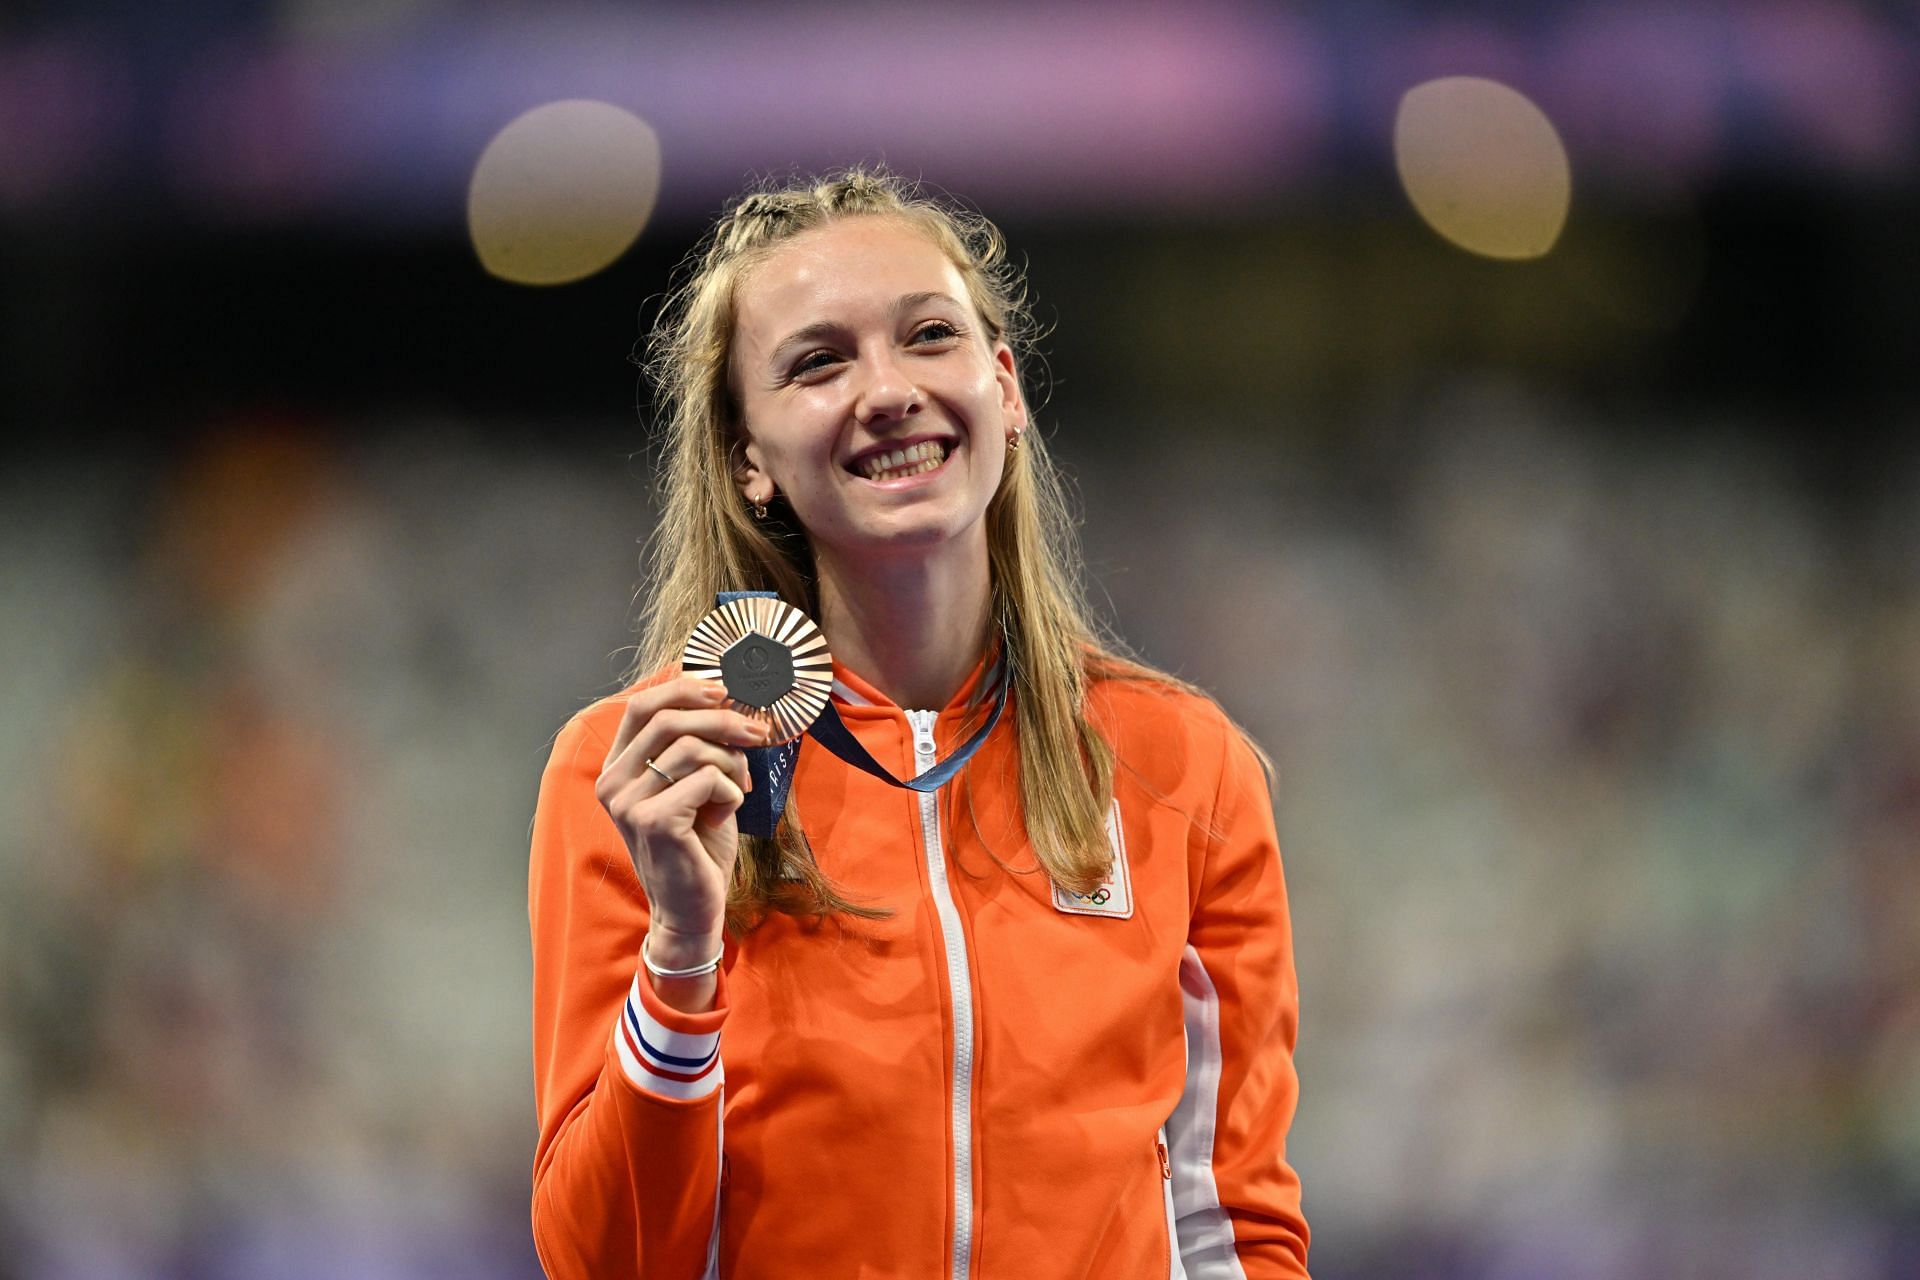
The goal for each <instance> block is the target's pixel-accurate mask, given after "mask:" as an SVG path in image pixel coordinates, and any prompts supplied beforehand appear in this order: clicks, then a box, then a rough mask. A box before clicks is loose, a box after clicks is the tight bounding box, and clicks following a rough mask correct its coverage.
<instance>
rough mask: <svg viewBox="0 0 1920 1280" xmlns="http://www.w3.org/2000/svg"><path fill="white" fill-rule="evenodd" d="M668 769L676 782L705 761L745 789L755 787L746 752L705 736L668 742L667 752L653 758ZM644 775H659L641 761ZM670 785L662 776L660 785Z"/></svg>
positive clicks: (661, 786)
mask: <svg viewBox="0 0 1920 1280" xmlns="http://www.w3.org/2000/svg"><path fill="white" fill-rule="evenodd" d="M653 763H654V764H656V765H658V766H659V767H660V768H661V769H662V770H664V771H665V772H666V773H668V774H670V775H672V778H673V780H674V781H675V782H678V781H679V780H680V779H682V778H684V777H686V776H687V775H688V774H690V773H692V772H693V771H694V770H695V769H698V768H700V767H701V766H702V765H712V766H713V767H715V768H716V769H719V770H720V771H721V772H722V773H724V774H726V775H727V776H728V777H729V778H731V779H733V782H734V785H735V786H737V787H739V788H740V789H741V790H742V791H751V790H752V789H753V782H752V771H751V770H750V769H749V768H748V766H747V754H746V752H744V751H742V750H740V749H739V748H738V747H723V746H719V745H718V744H716V743H712V742H708V741H706V740H705V739H702V738H692V737H685V738H678V739H676V740H675V741H673V742H672V743H669V744H668V746H667V748H666V750H665V752H663V753H662V754H661V756H660V758H659V759H657V760H655V761H654V762H653ZM640 767H641V770H642V776H644V777H654V778H658V777H659V775H658V774H655V773H654V771H653V770H652V769H649V768H647V767H646V764H645V763H644V762H642V764H641V766H640ZM669 785H671V784H670V783H668V782H666V781H665V780H664V779H660V788H661V789H662V790H664V789H665V788H666V787H667V786H669Z"/></svg>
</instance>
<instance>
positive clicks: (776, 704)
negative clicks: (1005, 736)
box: [680, 595, 833, 746]
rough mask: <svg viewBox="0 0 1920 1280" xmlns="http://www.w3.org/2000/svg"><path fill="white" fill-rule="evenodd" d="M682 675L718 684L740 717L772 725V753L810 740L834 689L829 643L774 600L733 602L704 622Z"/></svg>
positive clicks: (807, 622) (683, 658)
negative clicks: (774, 747) (809, 730)
mask: <svg viewBox="0 0 1920 1280" xmlns="http://www.w3.org/2000/svg"><path fill="white" fill-rule="evenodd" d="M680 667H681V670H682V671H683V672H685V673H686V674H687V675H690V676H694V677H697V678H699V679H702V680H718V681H719V682H720V683H721V684H723V685H725V686H726V690H727V696H728V697H729V698H731V699H732V701H733V708H734V710H736V711H738V712H740V713H742V714H743V715H748V716H752V717H753V718H755V719H757V720H761V721H764V722H765V723H767V724H769V725H771V726H772V727H773V737H772V739H771V741H770V742H769V744H768V745H770V746H772V745H778V744H779V743H782V742H791V741H792V740H793V739H795V738H798V737H799V736H800V735H801V734H803V733H805V732H806V731H807V727H808V726H809V725H811V724H812V723H813V722H814V720H815V719H816V718H818V716H819V715H820V713H821V712H822V711H823V710H825V709H826V706H827V699H828V696H829V691H830V690H831V689H832V688H833V655H832V654H830V653H828V652H827V638H826V636H824V635H822V634H821V633H820V628H819V627H817V626H815V625H814V622H813V619H812V618H809V617H808V616H807V615H806V614H804V613H802V612H801V611H800V610H798V609H796V608H794V607H793V606H792V605H790V604H788V603H787V602H786V601H784V600H780V599H777V598H775V597H773V596H762V595H753V596H743V597H741V598H738V599H733V600H728V601H727V602H726V603H724V604H722V605H721V606H720V607H719V608H717V609H715V610H714V611H713V612H712V613H709V614H708V615H707V616H706V617H704V618H702V619H700V621H699V623H698V624H697V625H696V626H695V627H694V629H693V634H692V635H691V636H689V637H688V638H687V647H686V650H685V652H683V653H682V654H681V655H680Z"/></svg>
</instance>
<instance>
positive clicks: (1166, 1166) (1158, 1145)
mask: <svg viewBox="0 0 1920 1280" xmlns="http://www.w3.org/2000/svg"><path fill="white" fill-rule="evenodd" d="M1153 1149H1154V1151H1155V1152H1157V1153H1158V1154H1159V1156H1160V1177H1161V1178H1162V1179H1163V1180H1165V1181H1167V1182H1172V1181H1173V1163H1172V1161H1170V1160H1168V1159H1167V1144H1166V1143H1164V1142H1155V1143H1154V1144H1153Z"/></svg>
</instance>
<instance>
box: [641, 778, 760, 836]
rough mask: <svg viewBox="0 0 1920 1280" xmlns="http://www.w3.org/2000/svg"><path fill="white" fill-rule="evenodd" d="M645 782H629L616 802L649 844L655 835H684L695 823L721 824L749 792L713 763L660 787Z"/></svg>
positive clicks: (709, 825) (698, 824)
mask: <svg viewBox="0 0 1920 1280" xmlns="http://www.w3.org/2000/svg"><path fill="white" fill-rule="evenodd" d="M646 785H647V783H646V782H645V780H639V781H635V782H632V783H629V784H628V785H627V787H626V788H625V789H624V790H623V791H621V792H620V794H619V795H618V796H616V797H615V804H616V805H618V806H621V809H620V811H621V812H623V813H625V814H626V815H627V820H628V821H629V823H630V825H631V826H632V827H633V829H634V831H635V832H636V833H637V834H638V835H640V837H641V838H642V840H643V841H645V842H646V843H647V845H648V846H649V847H650V848H651V847H652V845H653V841H654V839H655V838H656V837H660V836H668V837H682V836H686V835H689V834H691V833H692V829H693V828H694V827H695V826H702V827H715V826H718V825H719V824H720V823H722V822H724V821H725V820H726V818H727V817H728V816H729V815H730V814H732V813H733V811H734V810H735V809H738V808H739V807H740V806H741V804H743V803H744V802H745V801H746V793H745V792H744V791H742V790H741V789H740V787H738V786H737V785H735V783H734V781H733V779H732V778H730V777H728V776H727V775H726V774H725V773H724V772H722V771H721V769H720V767H719V766H718V765H713V764H703V765H701V766H700V767H699V768H697V769H695V770H694V771H693V772H692V773H689V774H688V775H687V776H686V777H684V778H681V779H680V780H679V781H678V782H676V783H674V784H673V785H672V786H670V787H666V788H664V789H662V790H660V791H656V792H652V793H648V792H646V791H643V790H642V788H644V787H645V786H646Z"/></svg>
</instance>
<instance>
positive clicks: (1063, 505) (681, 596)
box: [628, 168, 1272, 933]
mask: <svg viewBox="0 0 1920 1280" xmlns="http://www.w3.org/2000/svg"><path fill="white" fill-rule="evenodd" d="M857 216H884V217H890V218H897V219H900V220H902V221H904V222H906V223H908V224H909V225H911V226H914V227H916V228H918V229H920V230H921V231H923V232H924V233H925V234H926V235H927V236H928V238H929V239H930V240H931V241H932V242H933V243H934V245H935V246H936V247H938V248H939V249H940V250H941V251H942V252H943V253H945V254H946V256H947V257H948V259H949V260H951V261H952V263H953V264H954V266H955V267H956V268H957V269H958V271H959V273H960V275H961V277H962V278H963V279H964V280H965V281H966V285H967V291H968V294H969V296H970V299H971V301H972V304H973V307H974V310H975V311H976V312H977V313H978V314H979V316H980V319H981V320H982V322H983V323H984V325H985V328H986V332H987V334H988V335H989V337H990V339H994V340H1000V341H1004V342H1006V343H1007V344H1008V346H1009V347H1010V348H1011V349H1012V350H1013V352H1014V355H1015V362H1016V366H1017V367H1021V368H1024V361H1023V360H1022V359H1021V357H1022V356H1024V355H1026V354H1028V347H1029V343H1030V341H1031V338H1032V335H1033V322H1032V317H1031V311H1030V310H1029V308H1028V304H1027V297H1026V288H1025V283H1024V280H1023V279H1022V273H1021V272H1020V270H1019V269H1018V268H1017V267H1016V266H1015V265H1014V264H1012V263H1011V262H1009V261H1008V259H1007V254H1006V244H1005V242H1004V240H1003V239H1002V237H1001V235H1000V232H999V230H998V229H997V228H996V227H994V225H993V224H992V223H991V222H989V221H987V220H986V219H985V218H983V217H981V216H979V215H978V214H975V213H972V212H970V211H967V210H964V209H961V208H958V207H956V206H954V205H952V204H950V203H946V202H941V201H936V200H934V199H931V198H929V197H926V196H923V195H922V194H920V193H919V192H918V191H917V190H915V189H914V188H913V187H911V186H910V185H908V184H907V183H906V182H904V181H903V180H902V179H900V178H898V177H897V176H895V175H893V174H891V173H888V172H887V171H885V170H884V169H870V168H854V169H849V170H845V171H841V172H838V173H835V174H831V175H828V176H826V177H823V178H820V179H817V180H812V181H806V182H799V183H794V184H792V185H787V186H780V187H773V188H766V189H762V190H758V191H754V192H752V193H750V194H748V195H746V196H744V197H742V198H740V199H739V200H737V201H736V202H734V204H733V205H732V207H731V208H730V209H728V210H727V212H725V213H724V214H722V215H721V217H720V219H719V221H718V222H716V223H715V224H714V226H713V227H712V228H711V230H710V231H709V232H708V233H707V235H706V236H705V237H704V238H703V239H702V240H701V242H700V243H699V245H697V246H696V247H695V249H694V250H693V252H692V253H691V254H690V255H689V257H688V258H687V260H686V261H685V262H684V263H683V264H682V266H681V268H680V270H679V271H678V272H677V273H676V277H677V279H676V284H675V287H674V288H673V289H672V290H671V292H670V293H669V294H668V296H667V299H666V302H665V304H664V305H663V307H662V308H661V312H660V315H659V318H658V320H657V322H656V323H655V325H654V329H653V333H652V335H651V338H650V340H649V343H648V347H647V355H646V359H645V362H644V363H645V368H646V370H647V373H648V376H649V378H650V380H651V381H652V382H653V384H654V387H655V389H656V394H657V397H658V398H657V406H656V409H657V414H658V422H659V428H658V429H659V433H660V437H661V439H660V448H661V452H660V457H659V463H658V483H659V486H660V489H661V492H662V498H663V510H662V513H661V519H660V523H659V524H658V526H656V528H655V530H654V533H653V536H652V537H651V538H650V539H649V541H648V545H647V549H646V556H647V558H648V559H649V561H650V564H649V567H648V573H647V583H646V586H645V587H644V588H643V594H644V595H645V597H646V599H647V600H648V605H647V608H646V611H645V617H644V621H643V623H642V626H641V635H640V643H639V646H638V653H637V655H636V658H635V662H634V665H633V668H632V670H631V671H630V672H629V675H628V678H629V680H637V679H640V678H643V677H645V676H647V675H650V674H652V673H656V672H661V671H667V670H670V669H672V668H673V667H674V666H675V664H677V663H678V661H679V657H680V652H681V649H682V647H683V646H684V645H685V643H686V639H687V636H688V634H689V633H690V632H691V631H692V630H693V627H694V624H695V623H697V622H698V621H699V620H700V619H701V618H702V617H704V616H705V615H706V614H707V613H708V612H709V611H711V610H712V608H713V605H714V594H715V593H716V592H718V591H730V590H761V591H774V592H777V593H778V594H779V595H780V597H781V598H782V599H784V600H786V601H787V602H789V603H790V604H793V605H795V606H796V607H798V608H800V609H803V610H805V611H806V612H807V613H808V614H809V615H810V616H812V617H815V618H818V617H819V603H820V602H819V599H818V596H817V592H816V587H815V580H814V572H813V560H812V554H811V551H810V549H809V548H808V545H807V542H806V538H805V534H804V531H803V530H802V529H801V528H800V527H799V524H798V521H797V520H795V519H793V518H792V513H791V509H790V508H788V507H787V506H786V505H785V503H784V501H783V500H781V499H779V498H776V499H775V500H774V502H773V503H772V504H770V506H769V518H768V519H766V520H765V521H760V520H756V519H755V518H754V517H752V516H750V515H749V514H748V513H747V507H746V505H745V503H744V502H743V500H742V499H741V497H740V495H739V494H738V492H737V491H736V490H735V487H734V482H733V476H732V472H733V466H732V455H733V451H734V449H735V447H736V445H737V443H738V440H739V436H738V431H739V421H740V413H739V406H738V404H737V402H736V400H735V395H734V391H733V388H732V385H731V380H730V377H729V368H730V363H731V355H732V343H733V332H734V320H735V315H734V309H735V297H736V292H737V290H738V287H739V283H740V280H741V278H742V276H743V274H744V273H746V272H748V271H750V270H751V269H752V268H753V267H754V266H756V265H757V264H758V263H760V262H761V261H763V260H764V259H765V258H766V257H767V256H768V255H769V254H770V253H771V252H772V251H773V250H774V248H775V247H776V246H778V245H779V244H780V243H781V242H782V241H784V240H786V239H788V238H790V237H792V236H794V235H797V234H799V233H801V232H803V231H806V230H809V229H811V228H814V227H818V226H821V225H822V224H824V223H827V222H829V221H832V220H835V219H838V218H846V217H857ZM1022 440H1023V443H1022V445H1021V447H1020V449H1019V450H1018V451H1017V452H1013V453H1010V454H1009V455H1008V457H1007V467H1006V471H1005V474H1004V476H1003V477H1002V480H1001V484H1000V489H999V492H997V493H996V494H995V495H994V497H993V499H992V500H991V502H990V503H989V505H988V507H987V517H986V518H987V546H988V556H989V560H990V564H991V582H992V586H991V590H992V619H993V622H994V624H995V625H996V626H997V627H998V628H999V630H1000V633H1001V635H1002V636H1003V637H1004V641H1005V643H1004V647H1003V657H1004V660H1005V662H1006V663H1007V678H1008V679H1010V680H1011V681H1012V694H1013V704H1014V711H1015V723H1016V730H1017V732H1018V735H1019V742H1020V753H1019V754H1020V797H1021V808H1022V814H1023V817H1024V820H1025V826H1026V831H1027V836H1028V839H1029V841H1030V843H1031V844H1032V846H1033V850H1034V853H1035V856H1036V857H1037V859H1038V861H1039V864H1040V866H1041V867H1042V868H1044V869H1045V871H1046V873H1047V874H1048V875H1049V876H1051V877H1052V879H1053V880H1054V881H1055V882H1056V883H1058V884H1060V885H1063V886H1065V887H1067V888H1069V889H1072V890H1076V891H1079V892H1088V891H1091V890H1092V889H1093V888H1095V887H1096V886H1097V885H1098V884H1099V883H1100V882H1101V881H1102V880H1103V879H1104V878H1105V877H1106V875H1107V874H1108V872H1109V870H1110V869H1111V859H1112V854H1111V851H1110V849H1109V846H1108V838H1107V832H1106V816H1107V810H1108V807H1109V805H1110V804H1111V802H1112V797H1113V770H1114V763H1115V761H1114V754H1113V750H1112V748H1111V747H1110V746H1109V745H1108V743H1107V741H1106V739H1105V738H1104V737H1103V736H1102V735H1101V734H1100V733H1099V731H1098V730H1097V729H1096V728H1095V727H1094V726H1093V725H1092V724H1090V723H1089V722H1088V720H1087V717H1086V714H1085V697H1086V691H1087V688H1088V685H1089V683H1090V682H1091V681H1094V680H1100V679H1113V678H1122V679H1145V680H1152V681H1156V682H1160V683H1163V684H1166V685H1168V686H1171V687H1174V688H1179V689H1184V690H1186V691H1188V692H1191V693H1196V694H1200V695H1201V696H1203V697H1204V696H1205V694H1204V693H1203V692H1202V691H1201V690H1199V689H1197V688H1196V687H1194V686H1193V685H1190V684H1188V683H1187V682H1186V681H1183V680H1180V679H1178V678H1176V677H1173V676H1170V675H1167V674H1165V673H1162V672H1158V671H1154V670H1152V669H1151V668H1149V667H1146V666H1145V665H1144V664H1142V663H1140V662H1138V661H1137V660H1135V659H1133V658H1132V657H1131V656H1128V655H1125V654H1124V653H1123V651H1122V650H1121V648H1120V646H1119V644H1118V642H1117V641H1114V640H1112V639H1111V638H1109V637H1106V636H1105V635H1104V634H1103V633H1102V631H1101V629H1100V628H1098V627H1097V625H1096V624H1095V622H1094V620H1093V619H1092V618H1091V617H1090V615H1089V614H1088V613H1087V611H1086V609H1085V607H1084V604H1083V603H1082V596H1081V589H1080V582H1079V574H1080V559H1079V553H1078V549H1077V546H1076V543H1075V540H1074V535H1073V519H1072V515H1071V512H1070V511H1069V509H1068V506H1067V500H1066V494H1065V491H1064V488H1063V486H1062V483H1061V479H1060V475H1059V472H1058V471H1057V470H1056V469H1055V467H1054V465H1053V462H1052V460H1051V459H1050V458H1049V457H1048V454H1047V449H1046V446H1045V444H1044V442H1043V441H1042V440H1041V438H1040V436H1039V433H1038V432H1036V431H1033V430H1028V431H1026V432H1025V433H1024V435H1023V437H1022ZM978 714H981V715H984V710H983V709H982V710H980V711H979V712H978ZM1249 741H1251V740H1250V739H1249ZM1254 750H1255V752H1256V754H1257V755H1258V756H1259V758H1260V761H1261V764H1262V766H1263V767H1264V768H1265V769H1266V770H1267V771H1268V773H1269V775H1271V772H1272V765H1271V762H1270V761H1269V760H1268V759H1267V757H1266V754H1265V753H1264V752H1262V751H1260V749H1259V747H1258V745H1257V744H1254ZM960 781H961V782H962V783H963V785H969V784H967V775H966V772H965V771H963V772H962V774H961V775H960ZM968 794H969V799H970V798H971V791H970V785H969V792H968ZM976 827H977V824H976ZM995 857H996V861H998V857H997V855H995ZM1002 865H1005V864H1004V863H1003V864H1002ZM770 910H771V911H781V912H786V913H789V914H794V915H816V916H817V915H826V914H831V913H835V912H846V913H849V914H853V915H859V916H866V917H873V916H877V915H881V914H884V913H883V912H879V911H876V910H874V909H873V908H869V907H865V906H862V905H860V904H858V903H856V902H853V901H851V900H849V899H848V898H846V897H845V896H843V895H842V894H841V893H840V891H839V890H838V889H837V888H835V887H834V885H833V884H832V883H831V882H830V881H829V880H828V879H827V878H826V876H825V875H824V874H823V873H822V872H821V871H820V868H819V865H818V863H817V862H816V861H815V859H814V857H813V852H812V850H811V848H810V847H809V846H808V844H807V841H806V836H805V834H804V832H803V831H802V829H801V823H800V814H799V813H798V812H797V811H796V809H795V808H794V806H793V805H792V804H789V805H788V807H787V810H786V813H785V814H784V816H783V817H782V818H781V820H780V823H779V826H778V828H777V829H776V831H775V833H774V835H773V836H771V837H764V838H763V837H755V836H742V837H741V849H740V857H739V859H738V860H737V862H736V863H735V867H734V879H733V884H732V887H731V889H730V892H729V895H728V907H727V917H728V927H729V928H730V929H732V930H734V931H735V932H736V933H738V932H742V931H744V930H746V929H749V928H751V927H752V925H753V924H754V923H755V922H757V921H758V920H759V919H760V918H761V917H762V916H763V915H764V914H765V913H766V912H767V911H770Z"/></svg>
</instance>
